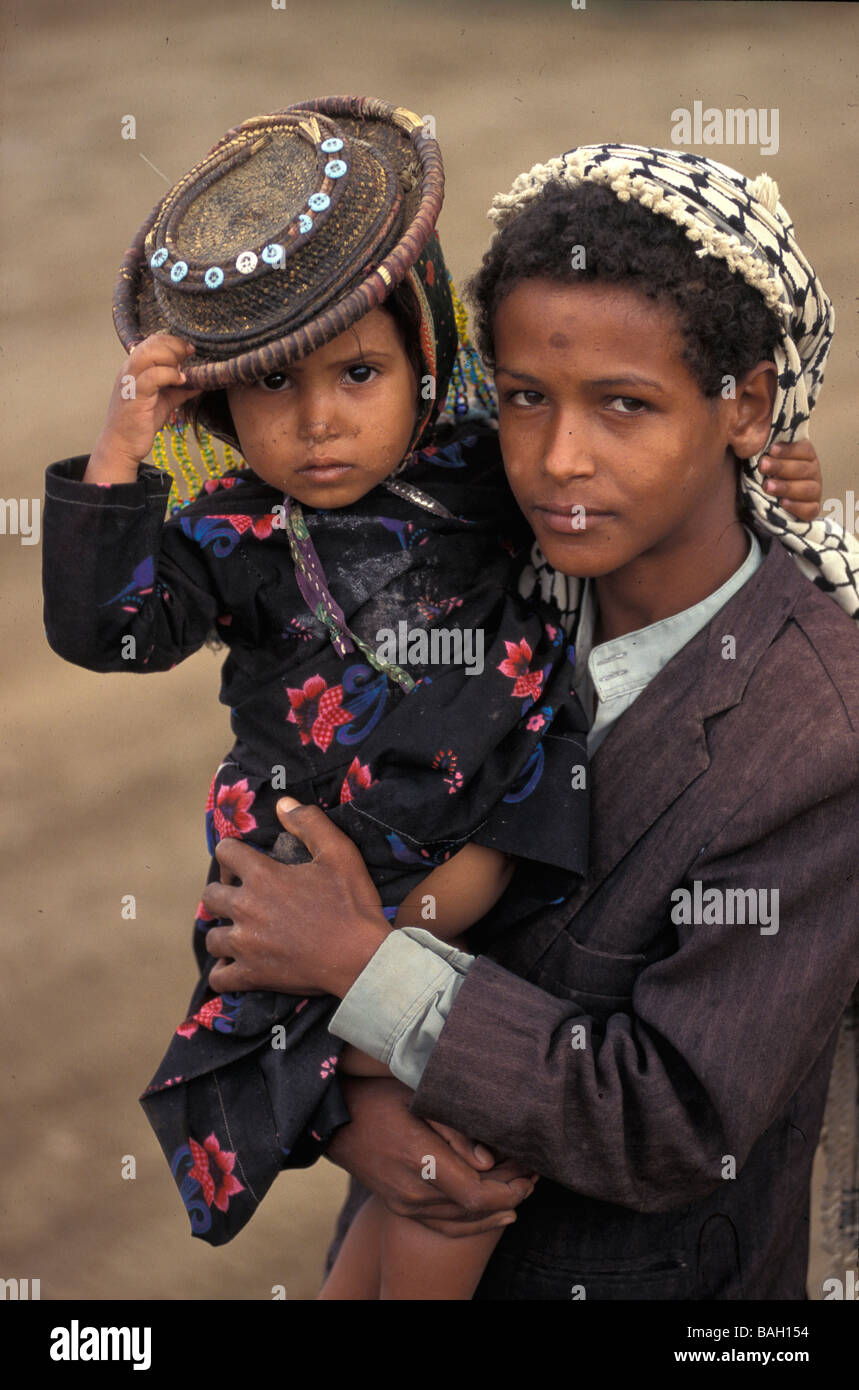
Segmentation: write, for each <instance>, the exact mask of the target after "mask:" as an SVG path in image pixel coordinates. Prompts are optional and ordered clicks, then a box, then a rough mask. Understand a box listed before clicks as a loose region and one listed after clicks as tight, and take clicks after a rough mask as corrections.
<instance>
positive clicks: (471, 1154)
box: [426, 1120, 495, 1168]
mask: <svg viewBox="0 0 859 1390" xmlns="http://www.w3.org/2000/svg"><path fill="white" fill-rule="evenodd" d="M426 1123H427V1124H428V1125H429V1127H430V1129H434V1130H435V1131H436V1133H437V1134H440V1135H441V1137H442V1139H444V1140H446V1141H447V1143H448V1144H450V1147H451V1148H452V1149H453V1151H454V1153H456V1154H459V1157H460V1158H464V1159H465V1161H466V1163H468V1164H470V1165H471V1167H472V1168H492V1167H493V1166H494V1164H495V1158H494V1157H493V1155H492V1153H491V1152H490V1150H489V1149H488V1148H487V1147H486V1145H485V1144H476V1143H475V1142H474V1140H473V1139H469V1138H468V1136H467V1135H465V1134H460V1132H459V1130H457V1129H451V1127H450V1125H442V1124H439V1123H438V1121H436V1120H427V1122H426Z"/></svg>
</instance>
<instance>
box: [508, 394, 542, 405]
mask: <svg viewBox="0 0 859 1390" xmlns="http://www.w3.org/2000/svg"><path fill="white" fill-rule="evenodd" d="M504 399H505V400H507V401H510V403H511V404H512V405H539V404H540V402H541V401H544V400H545V399H546V397H545V396H544V395H543V394H542V392H540V391H525V390H522V391H508V392H507V394H506V396H505V398H504Z"/></svg>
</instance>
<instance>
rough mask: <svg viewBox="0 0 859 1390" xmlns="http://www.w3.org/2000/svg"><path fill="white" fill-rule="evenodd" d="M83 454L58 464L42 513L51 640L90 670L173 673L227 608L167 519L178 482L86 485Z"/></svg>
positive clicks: (153, 476)
mask: <svg viewBox="0 0 859 1390" xmlns="http://www.w3.org/2000/svg"><path fill="white" fill-rule="evenodd" d="M86 464H87V459H86V457H85V456H79V457H77V458H72V459H66V460H64V461H63V462H61V463H55V464H51V466H50V467H49V468H48V470H47V475H46V486H45V509H44V518H43V545H42V584H43V592H44V620H45V631H46V634H47V638H48V642H49V644H50V646H51V647H52V648H53V650H54V651H55V652H57V653H58V654H59V655H60V656H62V657H64V658H65V659H66V661H73V662H75V664H76V665H78V666H85V667H86V668H87V669H88V670H90V671H165V670H168V669H169V668H170V667H171V666H175V665H176V663H177V662H179V661H182V660H183V659H184V658H185V657H186V656H190V655H191V653H192V652H195V651H197V650H198V648H199V647H201V646H202V645H203V643H204V641H205V640H206V637H207V635H208V633H209V632H210V631H211V629H212V627H213V624H214V621H215V618H216V617H217V616H218V614H219V613H220V611H221V605H220V604H219V603H218V599H217V596H216V595H215V594H214V593H213V591H212V587H213V586H212V583H211V575H210V573H209V571H208V570H207V568H206V565H205V563H204V561H203V559H202V556H201V553H200V549H199V547H198V546H196V545H195V544H194V543H193V542H192V541H191V540H190V539H189V537H188V536H186V535H185V534H184V533H183V531H182V530H181V528H180V527H179V526H178V525H176V524H171V523H169V522H168V523H166V524H165V519H164V514H165V509H166V502H167V494H168V491H169V487H170V480H169V478H167V477H166V476H165V474H163V473H162V472H160V471H159V470H158V469H157V468H154V467H152V466H149V465H142V466H141V468H140V471H139V473H138V477H137V480H136V481H135V482H133V483H119V484H115V485H112V486H109V487H103V486H101V485H99V484H95V483H84V482H82V481H81V479H82V477H83V473H84V470H85V468H86Z"/></svg>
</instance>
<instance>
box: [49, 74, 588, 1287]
mask: <svg viewBox="0 0 859 1390" xmlns="http://www.w3.org/2000/svg"><path fill="white" fill-rule="evenodd" d="M439 168H440V166H439V161H438V156H437V151H436V149H435V146H434V142H431V141H427V140H425V139H424V137H423V131H422V128H421V122H420V121H419V119H418V118H417V117H414V116H411V115H410V113H408V112H404V111H402V109H399V108H391V107H387V106H385V105H384V104H383V103H379V102H365V101H361V100H358V99H350V98H340V99H332V100H329V101H325V102H314V103H309V104H307V105H306V106H304V107H296V108H289V109H288V110H287V111H285V112H283V113H275V114H273V115H271V116H267V117H260V118H256V119H255V120H252V121H248V122H245V123H244V124H243V125H242V126H240V127H238V128H237V130H236V131H232V132H230V133H229V134H228V135H227V136H226V137H225V138H224V140H222V141H221V142H219V144H218V145H217V146H215V149H214V150H213V151H212V152H211V154H210V155H209V156H208V157H207V159H206V160H205V161H204V162H203V163H202V164H201V165H200V166H198V167H197V168H195V169H194V170H192V171H191V172H190V173H189V174H188V175H187V176H186V177H185V178H184V179H183V180H181V181H180V183H179V184H178V185H177V186H176V188H175V189H173V190H171V192H170V193H168V195H167V196H166V198H165V199H164V200H163V202H162V203H161V204H160V205H159V207H158V208H156V210H155V212H154V213H153V215H152V217H151V218H150V219H149V221H148V222H147V224H146V226H145V227H144V228H143V229H142V232H141V233H140V234H139V236H138V239H137V242H136V243H135V246H134V247H132V250H131V252H130V253H129V255H128V256H127V257H126V262H125V264H124V267H123V271H122V275H121V281H120V288H119V293H118V302H117V307H116V320H117V326H118V328H119V330H120V334H121V336H122V337H123V341H124V342H125V343H126V346H127V347H130V348H132V351H131V354H130V357H129V359H128V362H127V363H126V365H125V368H124V369H123V372H122V373H121V374H120V377H119V379H118V381H117V384H116V387H115V390H114V395H113V398H112V401H111V406H110V410H109V414H108V420H107V423H106V425H105V428H104V430H103V431H102V434H101V436H100V438H99V440H98V442H97V444H96V447H95V449H94V451H93V453H92V455H91V456H90V458H89V460H86V459H74V460H70V461H67V462H66V463H64V464H57V465H53V466H52V468H51V469H49V472H48V487H47V503H46V510H45V521H44V529H45V594H46V627H47V632H48V637H49V640H50V642H51V644H52V646H53V647H54V648H55V649H56V650H57V651H58V652H59V653H60V654H61V655H63V656H65V657H66V658H67V659H70V660H74V661H76V662H78V663H80V664H82V665H85V666H87V667H89V668H91V669H96V670H129V669H130V670H139V671H152V670H159V669H160V670H163V669H167V668H169V667H170V666H172V665H174V664H175V663H176V662H177V661H179V660H182V659H183V658H184V657H185V656H187V655H189V654H190V653H191V652H193V651H195V650H197V649H198V648H199V647H200V646H201V645H202V644H203V643H204V642H205V641H206V639H207V637H208V636H209V634H210V633H211V632H212V630H213V629H214V630H215V631H216V632H217V634H218V636H219V637H220V638H221V639H222V640H223V641H224V642H226V643H227V644H228V645H229V648H230V653H229V656H228V658H227V661H226V663H225V666H224V674H223V688H222V699H223V700H224V702H225V703H227V704H228V705H229V706H230V708H231V714H232V722H233V730H234V733H235V736H236V743H235V746H234V748H233V749H232V750H231V752H230V753H229V754H228V756H227V758H226V759H225V760H224V762H223V763H222V764H221V766H220V768H219V769H218V771H217V773H216V775H215V778H214V780H213V783H212V788H211V791H210V795H209V802H208V806H207V828H208V831H209V840H210V849H212V850H213V849H214V844H215V843H216V841H217V840H218V839H220V838H222V837H224V836H240V837H241V838H244V839H246V840H248V841H249V842H250V843H251V844H253V845H255V846H256V847H257V848H259V849H260V850H262V851H271V850H272V849H274V851H275V852H276V853H278V854H282V855H286V854H288V852H289V851H288V845H289V837H286V836H283V837H282V838H281V840H279V841H277V835H278V830H279V826H278V823H277V820H276V817H275V814H274V805H275V803H276V801H277V800H278V799H279V797H280V796H281V795H282V794H283V793H284V792H288V793H289V794H290V795H293V796H295V797H296V798H298V799H299V800H304V801H308V800H313V801H315V802H317V803H318V804H320V805H322V806H324V807H325V809H326V810H327V811H328V813H329V814H330V815H331V817H332V819H334V820H335V821H336V822H337V823H338V824H339V825H341V826H342V827H343V828H344V829H346V830H347V831H348V833H349V834H350V835H351V836H352V838H353V839H354V840H355V842H356V843H357V845H358V847H359V849H360V850H361V853H362V856H363V857H364V859H365V861H366V862H367V863H368V865H369V866H370V868H371V872H372V874H373V878H374V881H375V883H376V885H377V887H378V889H379V891H380V893H381V896H382V900H383V904H384V906H385V908H386V909H387V913H388V916H389V917H390V918H391V919H393V920H394V921H395V923H396V924H402V923H404V922H409V921H411V922H415V921H418V920H421V921H422V922H423V923H424V924H425V925H426V926H427V927H428V928H429V929H431V930H432V931H433V932H434V933H435V934H437V935H439V936H441V937H442V938H443V939H445V940H455V939H457V938H458V937H459V935H460V934H461V933H462V932H463V931H465V930H466V929H467V928H468V927H469V926H470V925H471V924H473V923H474V922H476V921H478V920H479V919H480V918H481V917H482V916H484V915H485V913H486V912H487V911H488V910H489V908H490V907H492V905H493V904H494V903H495V902H496V901H497V899H498V898H499V897H500V895H501V893H502V892H503V890H504V888H505V886H506V884H507V882H508V881H509V878H510V875H511V872H512V863H511V858H510V856H511V854H512V853H514V852H515V854H516V856H517V858H524V859H527V860H529V861H531V863H532V865H535V866H539V867H538V868H536V869H535V870H534V871H533V872H531V873H530V876H529V874H528V872H527V869H525V868H523V869H522V870H520V872H519V873H518V874H517V878H518V879H519V880H520V885H519V886H520V892H519V895H518V901H519V903H520V904H521V903H523V902H524V903H526V904H527V903H528V902H529V901H530V902H531V903H532V904H534V903H541V902H542V903H545V902H546V901H547V900H550V899H551V898H553V897H555V896H556V895H557V893H558V892H559V891H561V890H562V889H563V886H564V883H565V882H566V881H567V878H566V875H568V874H569V873H577V872H582V871H583V870H584V868H585V864H586V820H585V811H586V803H585V796H584V787H585V781H586V778H585V775H584V774H585V767H586V754H585V744H584V731H585V728H586V720H585V719H584V716H583V713H582V711H581V708H580V706H579V704H578V701H577V699H576V697H575V695H574V694H573V693H572V690H571V679H572V666H571V664H570V660H569V653H568V651H567V649H566V644H565V641H564V638H563V633H562V631H561V629H560V626H559V624H558V623H557V622H553V621H552V619H553V617H555V614H554V613H553V612H551V611H550V610H545V611H542V612H541V611H540V610H538V609H534V608H531V607H526V606H525V604H524V603H523V602H522V601H521V600H520V599H519V598H518V597H517V596H516V594H515V593H514V592H513V591H512V590H511V588H510V587H509V581H510V577H511V573H512V570H511V565H512V563H513V561H514V560H515V558H516V556H517V555H519V554H520V553H521V549H522V546H523V544H524V543H525V542H526V539H530V537H529V535H528V533H527V530H526V528H524V527H523V525H522V523H521V518H520V517H519V515H518V513H517V512H516V511H515V508H514V506H513V504H512V499H511V497H510V494H509V493H508V491H507V490H506V488H505V487H504V485H503V481H502V478H501V475H500V472H499V465H498V459H497V451H496V448H495V444H494V440H493V439H492V438H491V437H489V438H487V439H484V440H476V441H473V442H471V443H470V445H469V446H468V447H467V448H463V447H461V446H460V444H458V443H456V442H453V443H449V444H448V446H447V447H444V448H438V447H432V445H431V443H430V441H431V438H432V436H431V434H430V432H429V430H430V427H431V425H432V424H433V421H434V418H435V414H436V410H437V407H438V405H439V404H440V403H441V401H442V400H443V399H444V396H445V393H446V390H447V382H448V378H449V377H450V375H451V373H452V372H454V370H455V362H454V359H455V355H456V350H457V342H456V333H455V331H454V308H453V302H452V300H451V295H450V291H449V289H448V287H447V282H446V276H445V271H444V263H443V260H442V256H441V250H440V247H439V245H438V242H437V240H436V239H435V237H434V236H433V235H432V232H433V227H434V221H435V216H436V215H437V212H438V206H439V204H440V186H439ZM165 330H166V331H165ZM463 346H464V345H463ZM458 373H459V382H460V389H459V400H460V404H462V403H463V391H462V381H463V375H462V373H463V368H462V366H460V367H459V369H458ZM471 375H472V378H473V380H474V381H475V384H476V385H477V386H478V387H480V385H481V383H480V378H479V374H478V369H477V368H476V367H475V366H474V365H473V362H472V365H471ZM201 388H206V389H205V394H204V395H203V396H202V398H201V399H198V400H196V402H195V407H193V409H194V413H195V415H196V418H197V420H198V421H199V422H201V423H203V424H204V425H208V426H209V427H210V428H212V429H213V431H214V432H215V433H216V434H218V435H219V437H221V438H222V439H224V440H225V441H227V443H228V444H235V445H237V446H238V447H239V448H240V449H241V452H242V454H243V456H244V459H245V462H246V465H247V467H246V468H245V469H238V468H237V469H233V470H231V471H230V472H229V473H228V474H227V475H226V476H223V477H217V476H215V477H211V478H210V479H209V481H208V482H207V483H206V484H205V486H204V487H203V489H202V491H201V492H200V495H199V496H198V497H197V498H196V499H195V500H192V501H191V502H190V504H189V505H187V506H184V507H182V508H180V509H179V510H177V511H175V512H174V514H173V516H172V517H171V518H170V520H169V521H166V522H165V521H164V515H163V514H164V505H165V500H166V492H167V483H166V480H165V479H164V477H163V474H162V473H159V472H158V471H157V470H156V469H153V468H148V467H146V466H141V463H140V460H141V459H143V458H144V457H145V456H146V455H147V454H148V453H149V451H150V449H151V448H152V445H153V441H154V439H155V436H156V434H157V432H158V430H159V429H160V428H161V426H163V424H164V423H165V421H166V420H167V418H168V417H169V415H170V413H171V412H172V411H173V410H174V409H175V408H176V407H177V406H180V405H182V404H183V403H184V402H185V401H189V400H191V399H193V398H195V397H199V394H200V390H201ZM211 388H214V389H211ZM205 447H207V446H206V445H205V443H204V448H205ZM304 508H307V511H306V512H305V511H304V510H303V509H304ZM574 522H575V518H572V519H571V526H572V525H574ZM499 536H500V537H501V539H502V543H501V544H499ZM439 622H440V623H441V624H443V626H439V625H438V624H439ZM433 637H436V638H438V639H439V641H438V642H437V643H436V644H435V646H433V643H432V642H431V640H430V639H431V638H433ZM457 638H458V639H459V640H458V641H457V640H456V639H457ZM276 841H277V843H276ZM546 866H554V868H555V869H556V870H560V871H561V875H560V876H559V875H558V873H557V872H555V873H554V874H553V871H552V868H551V867H546ZM428 870H432V872H429V873H428ZM218 875H219V868H218V865H217V861H215V860H213V861H212V865H211V867H210V874H209V878H210V881H211V879H213V878H216V877H218ZM522 880H524V882H522ZM529 890H530V898H529V896H528V893H529ZM520 910H521V907H520ZM212 925H213V919H212V918H210V917H208V916H207V914H206V913H205V911H204V910H202V909H201V910H200V912H199V914H198V919H197V929H196V932H195V950H196V954H197V958H198V962H199V965H200V969H201V978H200V982H199V984H198V987H197V989H196V991H195V994H194V998H193V1000H192V1004H191V1009H190V1017H189V1018H188V1019H187V1020H186V1021H185V1022H184V1023H183V1024H181V1025H180V1027H179V1029H178V1030H177V1035H176V1038H175V1039H174V1042H173V1043H172V1045H171V1047H170V1050H169V1051H168V1054H167V1056H166V1058H165V1060H164V1063H163V1064H162V1066H161V1068H160V1069H159V1072H158V1074H157V1076H156V1078H155V1080H154V1081H153V1083H152V1085H151V1086H150V1088H149V1089H148V1091H147V1094H146V1097H145V1106H146V1110H147V1114H148V1115H149V1117H150V1119H151V1121H152V1123H153V1125H154V1127H155V1128H156V1132H157V1133H158V1136H159V1140H160V1142H161V1143H162V1146H163V1147H164V1151H165V1154H166V1155H167V1157H168V1159H169V1161H170V1163H171V1167H172V1170H173V1172H174V1176H175V1177H176V1181H177V1183H178V1184H179V1186H180V1191H181V1193H182V1196H183V1200H184V1201H185V1204H186V1207H187V1209H188V1211H189V1214H190V1216H191V1223H192V1230H193V1231H194V1233H195V1234H198V1235H201V1236H203V1237H204V1238H206V1239H208V1240H210V1241H211V1242H212V1243H215V1244H218V1243H222V1242H223V1241H224V1240H227V1239H230V1238H231V1236H232V1235H234V1234H235V1233H236V1231H237V1230H238V1229H240V1228H241V1226H242V1225H243V1224H244V1223H245V1221H247V1220H248V1219H249V1217H250V1215H251V1214H252V1212H253V1210H254V1209H255V1207H256V1205H257V1204H258V1202H259V1200H260V1199H261V1197H262V1196H263V1195H264V1192H265V1191H266V1189H267V1187H268V1186H269V1185H270V1183H271V1181H272V1180H273V1177H274V1176H275V1175H276V1173H277V1171H278V1170H279V1169H280V1168H282V1167H285V1166H290V1165H291V1166H300V1165H304V1164H307V1163H309V1162H312V1161H313V1159H314V1158H315V1157H316V1155H317V1153H318V1152H319V1146H321V1145H324V1144H325V1143H326V1142H327V1140H328V1138H330V1136H331V1134H333V1133H334V1131H335V1130H336V1129H337V1128H338V1126H339V1125H341V1124H343V1123H345V1122H346V1121H347V1120H348V1118H349V1117H348V1112H347V1111H346V1109H345V1107H344V1105H343V1102H342V1099H341V1097H340V1094H339V1091H338V1089H337V1085H336V1080H335V1079H334V1078H335V1073H336V1071H337V1070H338V1069H339V1070H340V1071H349V1070H351V1071H353V1072H359V1073H364V1074H366V1073H368V1072H376V1071H378V1070H379V1068H378V1064H376V1063H374V1062H372V1060H371V1059H369V1058H365V1057H363V1056H362V1054H360V1053H357V1052H356V1051H355V1049H351V1048H345V1049H344V1048H342V1044H340V1043H339V1042H338V1040H337V1039H336V1038H334V1037H333V1036H332V1035H331V1034H329V1033H328V1031H327V1026H326V1025H327V1022H328V1020H329V1019H330V1017H331V1014H332V1012H333V1009H334V1003H333V1002H332V1001H330V1000H328V999H327V998H323V997H319V998H316V999H313V1000H307V999H296V998H294V997H292V996H287V995H269V994H263V993H256V992H255V993H247V994H241V995H237V994H236V995H229V994H227V995H216V994H214V992H213V991H212V990H210V989H209V988H208V985H207V980H208V974H209V970H210V968H211V966H212V963H213V961H212V957H211V956H209V955H208V954H207V952H206V950H205V944H204V943H205V936H206V932H207V931H208V930H209V929H210V927H211V926H212ZM284 1052H286V1053H288V1054H289V1060H288V1061H287V1060H286V1059H285V1057H283V1056H281V1055H280V1054H281V1053H284ZM382 1070H384V1069H382ZM370 1215H372V1218H373V1223H372V1225H370ZM497 1239H498V1234H497V1233H492V1234H491V1235H490V1236H481V1237H474V1238H471V1239H469V1240H464V1241H463V1240H458V1241H447V1240H445V1239H444V1238H443V1237H434V1236H433V1237H429V1236H428V1233H427V1232H426V1231H425V1230H424V1229H423V1228H420V1227H418V1226H417V1225H416V1224H415V1223H410V1222H408V1221H404V1220H401V1219H399V1218H394V1217H389V1216H388V1215H387V1213H386V1212H385V1209H384V1207H383V1206H382V1205H381V1204H378V1206H376V1208H375V1210H374V1211H371V1212H370V1213H368V1216H367V1218H365V1244H364V1247H363V1250H359V1252H358V1253H359V1256H361V1255H362V1256H363V1258H359V1259H357V1260H356V1259H355V1258H354V1256H355V1246H354V1242H353V1244H352V1246H351V1248H350V1259H349V1261H348V1264H346V1265H345V1266H344V1267H341V1269H340V1270H338V1269H337V1268H335V1271H334V1274H333V1275H332V1285H331V1286H330V1287H329V1290H328V1292H327V1294H326V1295H324V1296H332V1297H341V1298H342V1297H375V1296H384V1297H399V1298H404V1297H426V1296H446V1297H450V1298H468V1297H470V1296H471V1293H472V1291H473V1289H474V1287H475V1285H476V1283H477V1280H478V1279H479V1277H480V1273H481V1271H482V1269H483V1266H484V1264H485V1262H486V1259H487V1258H488V1256H489V1254H490V1253H491V1250H492V1248H493V1246H494V1244H495V1241H496V1240H497ZM379 1251H382V1252H383V1258H382V1259H381V1261H380V1259H379V1256H378V1252H379ZM364 1269H366V1270H368V1271H369V1279H368V1278H367V1277H366V1276H365V1275H364V1273H363V1270H364ZM439 1290H441V1291H443V1292H439Z"/></svg>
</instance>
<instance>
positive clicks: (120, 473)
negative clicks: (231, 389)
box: [83, 333, 200, 483]
mask: <svg viewBox="0 0 859 1390" xmlns="http://www.w3.org/2000/svg"><path fill="white" fill-rule="evenodd" d="M193 351H194V348H193V347H192V345H191V344H190V343H187V342H185V341H184V339H182V338H175V337H173V336H172V334H169V333H153V334H152V336H151V337H149V338H144V340H143V342H142V343H138V344H137V346H136V347H135V348H133V349H132V351H131V354H130V355H129V357H128V359H127V361H126V363H125V365H124V367H123V368H122V370H121V371H120V373H119V376H118V377H117V379H116V381H115V383H114V387H113V394H112V395H111V398H110V405H109V406H108V409H107V420H106V421H105V424H104V429H103V430H102V432H101V434H100V435H99V437H98V440H97V441H96V445H95V448H94V449H93V451H92V454H91V455H90V460H89V463H88V464H87V469H86V472H85V474H84V479H83V480H84V482H85V483H125V482H133V481H134V480H135V478H136V477H137V468H138V465H139V463H140V462H141V461H142V460H143V459H145V458H146V455H147V454H148V453H149V450H150V449H151V448H152V442H153V440H154V439H155V436H156V434H157V433H158V431H159V430H160V429H161V428H162V426H163V425H164V424H165V423H166V422H167V420H168V419H169V418H170V415H171V413H172V412H173V411H174V410H175V409H176V407H177V406H179V405H182V403H183V402H184V401H187V400H190V398H191V397H192V396H198V395H199V394H200V392H199V390H194V389H192V390H185V389H183V385H182V383H183V382H184V381H185V374H184V372H183V370H182V368H183V367H184V365H185V362H186V360H187V358H188V357H189V356H190V355H191V353H192V352H193Z"/></svg>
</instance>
